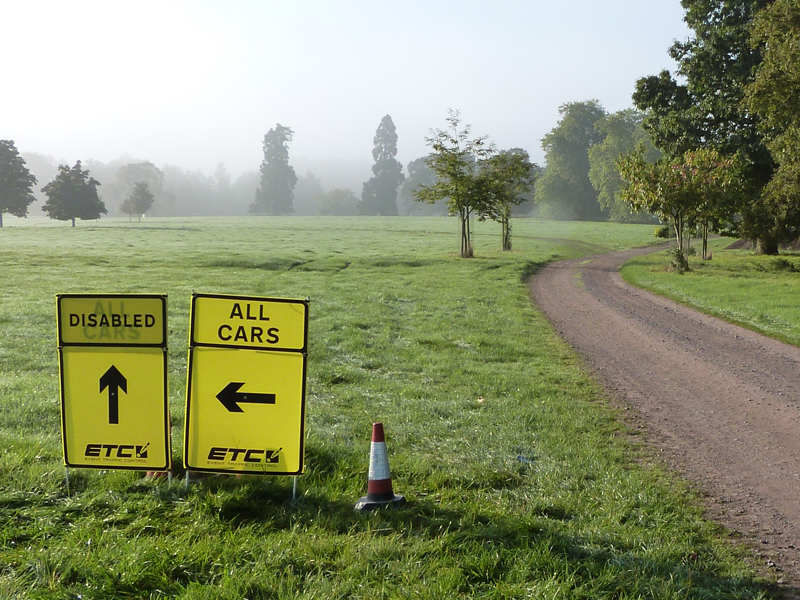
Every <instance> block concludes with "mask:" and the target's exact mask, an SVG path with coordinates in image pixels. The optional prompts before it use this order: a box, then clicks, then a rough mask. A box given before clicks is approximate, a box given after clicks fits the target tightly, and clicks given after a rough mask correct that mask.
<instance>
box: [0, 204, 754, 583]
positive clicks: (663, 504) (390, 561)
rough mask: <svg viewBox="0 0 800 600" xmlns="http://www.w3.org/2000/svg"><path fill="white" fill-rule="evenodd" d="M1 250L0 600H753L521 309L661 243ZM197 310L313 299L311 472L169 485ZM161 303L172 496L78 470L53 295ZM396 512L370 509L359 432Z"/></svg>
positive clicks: (356, 233) (283, 243)
mask: <svg viewBox="0 0 800 600" xmlns="http://www.w3.org/2000/svg"><path fill="white" fill-rule="evenodd" d="M7 223H8V224H10V225H12V226H11V227H6V228H3V229H2V230H0V273H2V279H1V280H0V281H2V283H0V299H1V300H0V331H2V344H0V448H2V449H1V450H0V548H1V549H0V598H34V599H61V598H63V599H67V598H71V599H75V598H82V599H86V598H104V599H106V598H107V599H111V598H172V597H177V598H209V599H242V598H250V599H256V598H365V599H366V598H369V599H375V598H430V599H434V598H436V599H439V598H457V597H459V598H587V599H588V598H592V599H594V598H615V599H633V598H664V599H667V598H720V597H725V598H759V597H763V591H762V590H763V588H762V586H761V584H760V583H759V582H758V581H757V580H756V579H755V578H754V575H753V573H752V572H751V570H750V569H749V568H748V567H747V565H746V562H745V561H744V558H743V554H742V551H741V550H739V549H737V548H736V546H735V545H733V544H731V543H730V541H728V540H727V539H726V538H725V535H724V534H723V533H722V532H720V531H719V530H718V529H717V528H716V527H714V526H713V525H711V524H709V523H708V522H706V521H704V520H703V519H702V517H701V512H700V510H699V508H698V504H697V502H696V499H695V498H694V497H693V495H692V493H691V492H690V491H689V490H688V489H687V487H686V486H685V485H684V484H683V483H681V482H680V481H678V480H676V479H675V478H674V477H673V476H671V475H670V474H667V473H665V472H663V471H662V470H660V469H659V468H658V467H657V466H652V465H651V464H650V462H649V461H648V460H647V452H646V451H645V450H644V449H643V448H642V447H641V446H640V445H639V443H638V442H637V440H636V438H635V436H634V435H633V434H632V433H631V432H629V431H627V430H626V429H625V427H624V426H623V425H621V424H620V421H619V420H618V418H617V414H616V413H615V411H614V410H613V409H612V408H610V407H608V406H606V405H605V403H604V402H603V401H602V399H601V398H600V396H599V390H598V389H597V387H596V386H595V384H594V383H593V381H592V380H591V379H590V378H589V377H588V376H587V375H585V374H584V373H583V372H582V371H581V369H580V366H579V363H578V361H577V360H576V357H575V356H574V355H573V353H572V352H571V351H570V350H569V349H568V348H567V347H566V346H565V345H564V344H563V343H562V342H560V341H559V339H558V338H557V337H556V336H555V334H554V332H553V331H552V329H551V327H550V326H549V324H548V323H547V322H546V321H545V320H544V319H543V317H542V316H541V315H540V314H539V313H538V312H537V311H536V310H535V309H534V308H533V307H532V305H531V303H530V301H529V299H528V295H527V291H526V288H525V285H524V281H525V280H526V279H527V277H528V276H529V275H530V274H531V273H533V272H535V270H536V269H537V268H539V266H540V265H542V264H544V263H545V262H547V261H550V260H553V259H554V258H567V257H576V256H581V255H585V254H587V253H591V252H599V251H603V250H607V249H611V248H614V249H616V248H626V247H631V246H635V245H641V244H645V243H650V242H652V241H654V240H653V237H652V227H651V226H641V227H640V226H620V225H612V224H569V223H544V222H539V221H534V220H518V221H515V222H514V247H515V251H514V252H511V253H505V254H503V253H500V252H499V251H498V247H499V243H500V232H499V229H498V228H497V227H496V226H495V225H494V224H480V223H479V224H476V225H477V228H476V230H477V236H476V247H475V251H476V256H477V258H475V259H472V260H462V259H459V258H457V257H456V256H455V255H454V252H455V251H456V250H457V247H458V241H459V240H458V233H457V222H456V221H455V220H449V219H433V218H432V219H406V218H394V219H391V218H387V219H380V218H353V219H347V218H328V219H322V218H272V219H270V218H241V219H164V220H149V219H148V220H147V223H146V224H145V223H142V224H136V223H130V224H129V223H127V222H124V221H113V220H108V221H106V220H104V221H102V222H100V223H96V224H93V223H79V226H78V227H76V228H74V229H73V228H71V227H68V226H66V225H63V224H55V225H54V224H52V223H50V222H45V221H33V222H26V221H19V220H16V221H15V220H13V219H9V220H8V221H7ZM192 291H197V292H219V293H231V294H247V295H265V296H285V297H294V298H297V297H300V298H305V297H310V299H311V304H310V306H311V308H310V315H311V318H310V324H309V330H310V334H309V345H310V348H309V368H308V390H307V419H306V424H307V428H306V429H307V446H306V473H305V474H304V475H303V476H301V477H300V478H299V481H298V487H299V494H298V498H297V500H296V501H292V499H291V488H292V482H291V479H288V478H257V477H244V478H233V477H219V478H214V479H212V480H210V481H207V482H205V483H202V484H198V485H192V486H189V487H188V488H187V487H185V486H184V485H183V483H182V481H181V480H180V475H181V468H180V456H181V444H182V435H181V432H182V426H183V411H184V408H183V406H184V394H185V378H186V347H187V337H188V331H187V329H188V317H189V302H190V295H191V293H192ZM68 292H74V293H78V292H81V293H89V292H103V293H122V292H152V293H166V294H168V295H169V365H170V369H169V376H170V381H169V397H170V405H171V410H172V415H173V422H174V428H175V431H174V433H173V440H174V449H173V454H174V456H175V460H176V463H177V465H176V471H177V475H178V477H176V479H175V480H174V481H173V483H172V484H171V485H169V484H168V483H167V482H166V481H163V480H162V481H152V480H149V479H146V478H143V477H141V475H140V474H137V473H135V472H122V471H108V472H105V471H97V470H74V471H73V472H72V473H71V492H70V493H69V494H67V491H66V488H65V481H64V474H65V471H64V468H63V466H62V456H61V446H60V420H59V401H58V398H59V388H58V363H57V352H56V340H55V303H54V297H55V294H57V293H68ZM373 421H382V422H383V423H384V427H385V429H386V435H387V442H388V448H389V455H390V461H391V467H392V475H393V481H394V487H395V490H396V491H398V492H400V493H403V494H405V495H406V497H407V498H408V500H409V502H408V504H407V505H406V506H405V507H404V508H401V509H398V510H393V511H382V512H379V513H376V514H368V515H362V514H358V513H356V512H354V510H353V505H354V503H355V501H356V500H357V499H358V498H359V497H360V496H362V495H363V494H364V493H365V490H366V474H367V467H368V460H369V458H368V453H369V441H370V432H371V424H372V422H373Z"/></svg>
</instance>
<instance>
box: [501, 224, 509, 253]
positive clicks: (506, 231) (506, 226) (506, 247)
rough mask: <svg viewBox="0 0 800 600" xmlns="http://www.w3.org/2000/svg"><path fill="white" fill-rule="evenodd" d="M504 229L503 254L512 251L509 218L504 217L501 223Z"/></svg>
mask: <svg viewBox="0 0 800 600" xmlns="http://www.w3.org/2000/svg"><path fill="white" fill-rule="evenodd" d="M501 223H502V227H503V252H510V251H511V221H510V220H509V218H508V216H503V219H502V221H501Z"/></svg>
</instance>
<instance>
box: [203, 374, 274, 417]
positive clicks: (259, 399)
mask: <svg viewBox="0 0 800 600" xmlns="http://www.w3.org/2000/svg"><path fill="white" fill-rule="evenodd" d="M243 385H244V384H243V383H236V382H233V381H231V382H230V383H229V384H228V385H226V386H225V388H224V389H223V390H222V391H221V392H220V393H219V394H217V400H219V401H220V402H222V406H224V407H225V408H227V409H228V412H244V411H243V410H242V407H241V406H239V403H240V402H245V403H247V402H249V403H250V404H275V394H252V393H250V392H240V391H239V388H240V387H242V386H243Z"/></svg>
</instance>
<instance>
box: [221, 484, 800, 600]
mask: <svg viewBox="0 0 800 600" xmlns="http://www.w3.org/2000/svg"><path fill="white" fill-rule="evenodd" d="M241 491H242V492H243V493H241V494H236V495H235V496H233V497H231V498H229V499H227V500H226V501H225V502H224V503H223V504H222V505H221V506H220V507H219V512H218V515H219V518H220V519H222V520H225V521H228V522H230V523H231V524H232V525H233V526H235V527H236V526H252V525H256V524H266V525H267V526H268V527H269V528H270V529H275V528H277V529H284V530H290V529H292V530H295V531H296V530H297V528H298V526H299V527H301V529H302V528H304V527H308V528H309V530H311V529H313V530H314V532H315V533H314V535H319V533H320V530H323V531H327V532H328V533H329V534H332V535H334V536H337V535H338V536H349V537H350V536H354V535H358V536H365V537H364V538H363V539H364V540H365V542H364V544H365V545H367V546H369V544H370V543H371V542H370V541H369V540H371V539H375V538H380V537H386V536H393V537H394V538H396V539H397V540H398V545H401V544H402V545H405V544H411V543H414V542H418V543H423V544H425V543H430V542H433V543H435V545H436V546H437V547H438V548H441V551H442V552H444V553H445V554H446V555H447V556H449V557H452V558H453V560H454V561H456V562H457V563H458V568H459V569H460V571H461V575H462V581H463V585H462V589H461V592H462V593H475V592H476V591H477V590H479V589H481V588H485V589H493V588H494V587H495V586H497V585H500V584H505V583H508V582H509V581H512V580H518V579H519V578H520V577H521V576H522V577H525V578H527V579H529V580H531V581H534V580H537V581H538V580H542V579H548V578H555V579H561V580H564V581H565V582H566V583H567V585H568V587H570V588H571V589H572V590H575V591H576V593H578V595H579V596H580V597H584V596H583V595H586V594H588V596H587V597H593V596H595V595H596V596H597V597H601V596H602V597H616V595H628V594H630V595H634V596H638V595H641V596H642V597H653V596H660V595H662V594H663V595H664V596H665V597H672V596H671V595H670V594H675V595H676V596H677V595H680V594H679V593H678V592H679V591H680V592H681V593H683V594H686V593H688V597H757V596H758V595H759V593H760V592H763V591H764V589H765V586H764V585H763V584H760V583H758V582H757V581H755V580H748V579H741V578H734V577H725V576H722V575H720V574H719V573H718V571H719V565H718V564H716V563H715V562H714V560H713V559H712V560H709V561H706V560H705V558H706V557H704V556H703V552H702V550H701V551H699V552H698V553H697V554H695V553H691V554H689V555H687V556H679V557H675V559H673V560H664V559H662V560H657V559H654V558H652V556H653V555H657V554H658V553H657V552H653V553H648V552H644V551H643V549H642V548H641V547H640V545H638V544H634V545H631V544H629V543H626V542H625V541H623V540H621V539H618V538H615V537H612V536H603V535H601V534H598V533H597V532H593V533H592V535H591V539H585V538H583V537H581V536H580V535H575V534H572V533H570V532H569V528H568V527H565V526H564V522H565V521H569V520H570V519H571V518H572V515H571V514H569V513H568V512H567V511H566V510H565V509H563V507H550V508H551V510H550V509H548V507H542V510H533V511H531V512H529V513H528V515H526V516H523V517H520V515H517V514H508V515H505V516H498V515H495V514H489V513H488V512H485V511H482V510H481V508H480V507H478V506H468V507H460V506H459V505H454V506H442V505H441V504H439V502H438V501H437V500H435V499H430V498H423V499H418V500H411V501H410V502H408V503H407V504H406V505H404V506H402V507H398V508H386V509H381V510H377V511H372V512H366V513H361V512H357V511H355V509H354V503H355V500H356V498H354V499H353V501H352V502H351V501H347V502H344V501H332V500H330V499H329V498H327V497H324V496H315V495H313V494H306V495H304V496H303V497H302V498H300V499H299V500H297V501H292V499H291V491H290V490H287V489H285V488H284V489H280V488H279V487H278V488H276V487H275V486H273V485H269V484H266V483H261V484H258V485H252V486H250V487H248V488H247V489H246V490H245V489H242V490H241ZM400 540H404V541H400ZM698 555H699V556H698ZM795 591H800V590H795ZM582 594H583V595H582Z"/></svg>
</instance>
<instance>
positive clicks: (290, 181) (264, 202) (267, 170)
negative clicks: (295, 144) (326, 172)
mask: <svg viewBox="0 0 800 600" xmlns="http://www.w3.org/2000/svg"><path fill="white" fill-rule="evenodd" d="M293 135H294V131H292V130H291V129H290V128H289V127H285V126H283V125H281V124H280V123H278V124H277V125H276V126H275V127H273V128H272V129H270V130H269V131H268V132H267V134H266V135H265V136H264V144H263V145H264V160H263V162H262V163H261V182H260V185H259V186H258V189H257V190H256V198H255V201H254V202H253V204H251V205H250V212H251V213H253V214H270V215H283V214H289V213H292V212H294V206H293V205H292V200H293V199H294V186H295V184H296V183H297V175H296V174H295V172H294V169H293V168H292V166H291V165H290V164H289V142H291V141H292V136H293Z"/></svg>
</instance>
